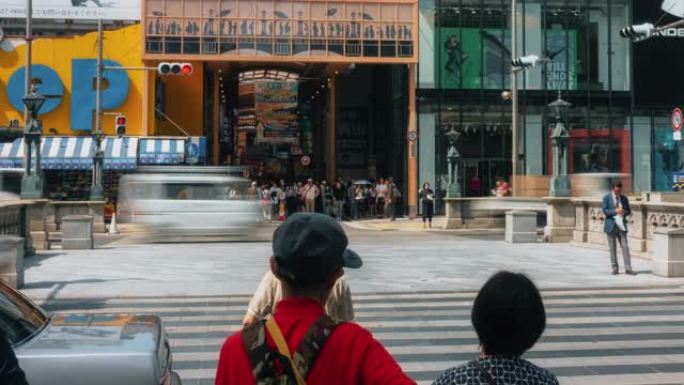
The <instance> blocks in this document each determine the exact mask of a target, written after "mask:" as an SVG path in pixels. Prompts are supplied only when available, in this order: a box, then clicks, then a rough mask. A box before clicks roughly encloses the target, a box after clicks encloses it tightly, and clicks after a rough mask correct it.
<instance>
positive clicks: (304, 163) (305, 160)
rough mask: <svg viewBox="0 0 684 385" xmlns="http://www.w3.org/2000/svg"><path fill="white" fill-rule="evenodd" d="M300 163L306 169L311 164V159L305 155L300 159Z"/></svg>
mask: <svg viewBox="0 0 684 385" xmlns="http://www.w3.org/2000/svg"><path fill="white" fill-rule="evenodd" d="M299 161H300V162H301V163H302V166H304V167H306V166H308V165H310V164H311V158H310V157H309V156H308V155H304V156H302V157H301V159H299Z"/></svg>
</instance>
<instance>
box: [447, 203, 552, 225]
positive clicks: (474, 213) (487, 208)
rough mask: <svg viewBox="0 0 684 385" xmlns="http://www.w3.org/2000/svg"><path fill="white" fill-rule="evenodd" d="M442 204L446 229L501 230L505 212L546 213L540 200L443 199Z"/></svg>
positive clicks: (544, 204) (544, 206) (544, 205)
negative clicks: (445, 218) (444, 207)
mask: <svg viewBox="0 0 684 385" xmlns="http://www.w3.org/2000/svg"><path fill="white" fill-rule="evenodd" d="M444 204H445V205H446V217H447V220H446V223H445V228H447V229H503V228H504V227H505V224H506V212H507V211H530V212H534V213H539V214H540V215H541V214H542V213H546V201H545V200H544V199H540V198H517V197H516V198H445V199H444ZM542 219H543V218H542ZM542 222H543V220H542ZM543 225H544V224H543V223H542V224H541V226H543Z"/></svg>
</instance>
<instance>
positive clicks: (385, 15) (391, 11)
mask: <svg viewBox="0 0 684 385" xmlns="http://www.w3.org/2000/svg"><path fill="white" fill-rule="evenodd" d="M380 19H381V20H382V21H395V20H397V6H396V5H394V4H382V5H380Z"/></svg>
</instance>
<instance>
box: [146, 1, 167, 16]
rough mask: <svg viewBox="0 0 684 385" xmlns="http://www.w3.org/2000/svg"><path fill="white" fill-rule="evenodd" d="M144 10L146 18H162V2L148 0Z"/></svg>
mask: <svg viewBox="0 0 684 385" xmlns="http://www.w3.org/2000/svg"><path fill="white" fill-rule="evenodd" d="M146 8H147V10H146V11H147V16H164V12H165V11H164V0H148V1H147V3H146Z"/></svg>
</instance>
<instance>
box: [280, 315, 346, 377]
mask: <svg viewBox="0 0 684 385" xmlns="http://www.w3.org/2000/svg"><path fill="white" fill-rule="evenodd" d="M339 324H340V323H339V322H336V321H334V320H333V319H332V318H330V317H329V316H328V315H326V314H324V315H322V316H321V317H320V318H318V319H317V320H316V321H315V322H314V323H313V324H312V325H311V327H309V330H308V331H307V332H306V334H305V335H304V338H303V339H302V342H300V343H299V346H298V347H297V351H295V352H294V354H293V356H292V359H293V361H294V364H295V365H296V366H297V369H299V372H300V373H301V374H302V377H304V378H306V377H307V376H308V375H309V371H310V370H311V368H312V367H313V364H314V362H315V361H316V358H317V357H318V355H319V353H320V352H321V350H323V347H324V346H325V343H326V341H327V340H328V337H330V335H331V334H332V332H333V330H335V328H336V327H337V326H338V325H339Z"/></svg>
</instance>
